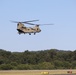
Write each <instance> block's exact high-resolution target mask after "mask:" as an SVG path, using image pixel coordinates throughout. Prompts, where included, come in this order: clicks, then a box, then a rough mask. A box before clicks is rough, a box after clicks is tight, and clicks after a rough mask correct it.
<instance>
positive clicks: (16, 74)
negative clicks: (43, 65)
mask: <svg viewBox="0 0 76 75" xmlns="http://www.w3.org/2000/svg"><path fill="white" fill-rule="evenodd" d="M67 71H69V70H0V75H55V74H57V75H68V73H67ZM42 72H48V73H49V74H42ZM69 75H76V70H72V74H69Z"/></svg>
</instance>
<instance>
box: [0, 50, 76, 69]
mask: <svg viewBox="0 0 76 75" xmlns="http://www.w3.org/2000/svg"><path fill="white" fill-rule="evenodd" d="M69 68H73V69H76V50H74V51H65V50H57V49H49V50H41V51H29V50H25V51H24V52H10V51H6V50H3V49H0V70H36V69H39V70H41V69H44V70H46V69H47V70H48V69H49V70H51V69H69Z"/></svg>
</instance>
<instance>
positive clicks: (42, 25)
mask: <svg viewBox="0 0 76 75" xmlns="http://www.w3.org/2000/svg"><path fill="white" fill-rule="evenodd" d="M36 25H39V26H44V25H54V24H36Z"/></svg>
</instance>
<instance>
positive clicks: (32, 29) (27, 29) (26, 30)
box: [12, 20, 53, 35]
mask: <svg viewBox="0 0 76 75" xmlns="http://www.w3.org/2000/svg"><path fill="white" fill-rule="evenodd" d="M34 21H39V20H31V21H24V22H17V21H12V22H14V23H17V31H18V34H26V33H28V34H29V35H31V33H34V35H35V34H36V33H39V32H41V29H40V28H39V26H40V25H53V24H33V23H30V22H34ZM24 24H29V25H34V27H26V26H24Z"/></svg>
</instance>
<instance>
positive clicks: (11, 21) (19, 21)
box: [11, 20, 39, 23]
mask: <svg viewBox="0 0 76 75" xmlns="http://www.w3.org/2000/svg"><path fill="white" fill-rule="evenodd" d="M34 21H39V20H30V21H24V22H20V21H11V22H13V23H19V22H20V23H27V22H34Z"/></svg>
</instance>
